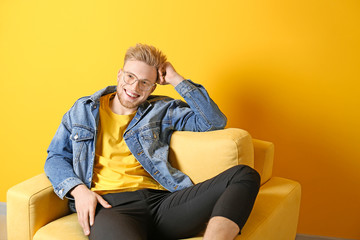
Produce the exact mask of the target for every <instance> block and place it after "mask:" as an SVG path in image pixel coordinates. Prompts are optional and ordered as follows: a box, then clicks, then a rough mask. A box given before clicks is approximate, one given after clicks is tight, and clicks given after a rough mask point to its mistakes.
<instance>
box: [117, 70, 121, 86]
mask: <svg viewBox="0 0 360 240" xmlns="http://www.w3.org/2000/svg"><path fill="white" fill-rule="evenodd" d="M121 73H122V68H120V70H119V72H118V74H117V82H118V83H119V81H120V78H121Z"/></svg>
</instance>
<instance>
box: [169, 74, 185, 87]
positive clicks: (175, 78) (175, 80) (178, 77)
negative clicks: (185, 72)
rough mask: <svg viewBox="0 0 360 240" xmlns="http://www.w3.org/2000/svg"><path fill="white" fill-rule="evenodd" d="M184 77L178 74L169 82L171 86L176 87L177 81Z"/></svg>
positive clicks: (182, 79) (179, 81)
mask: <svg viewBox="0 0 360 240" xmlns="http://www.w3.org/2000/svg"><path fill="white" fill-rule="evenodd" d="M184 80H185V78H183V77H182V76H180V75H178V76H176V77H174V78H173V79H172V80H171V82H170V84H171V85H172V86H173V87H176V86H177V85H179V83H181V82H182V81H184Z"/></svg>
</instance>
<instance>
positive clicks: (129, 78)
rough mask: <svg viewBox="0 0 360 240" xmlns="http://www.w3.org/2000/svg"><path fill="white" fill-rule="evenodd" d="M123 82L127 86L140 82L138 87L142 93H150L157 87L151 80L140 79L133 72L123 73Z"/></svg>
mask: <svg viewBox="0 0 360 240" xmlns="http://www.w3.org/2000/svg"><path fill="white" fill-rule="evenodd" d="M123 73H124V74H123V80H124V82H125V83H127V84H130V85H132V84H134V83H135V82H136V81H138V82H139V83H138V86H139V89H140V90H141V91H149V90H150V89H151V88H152V87H153V86H155V83H151V82H150V81H149V80H146V79H138V78H137V77H136V76H135V75H134V74H132V73H131V72H126V71H123Z"/></svg>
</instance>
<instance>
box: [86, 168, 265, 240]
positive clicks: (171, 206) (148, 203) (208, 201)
mask: <svg viewBox="0 0 360 240" xmlns="http://www.w3.org/2000/svg"><path fill="white" fill-rule="evenodd" d="M259 187H260V176H259V174H258V173H257V172H256V171H255V170H253V169H252V168H250V167H248V166H245V165H239V166H235V167H233V168H230V169H228V170H226V171H224V172H223V173H221V174H219V175H218V176H216V177H214V178H212V179H209V180H207V181H205V182H202V183H199V184H196V185H195V186H193V187H189V188H187V189H184V190H180V191H177V192H173V193H171V192H168V191H161V190H152V189H144V190H138V191H135V192H123V193H113V194H106V195H104V196H103V197H104V199H105V200H107V201H108V202H109V203H110V205H112V208H109V209H106V208H103V207H102V206H101V205H98V207H97V211H96V215H95V223H94V225H93V226H92V227H91V233H90V239H91V240H103V239H106V240H115V239H116V240H120V239H126V240H137V239H179V238H187V237H192V236H196V235H197V234H198V233H199V232H201V231H202V230H204V229H205V227H206V223H207V222H208V221H209V219H210V218H211V217H214V216H223V217H226V218H228V219H230V220H232V221H234V222H235V223H236V224H238V226H239V228H240V229H242V227H243V226H244V224H245V222H246V221H247V219H248V217H249V215H250V212H251V210H252V208H253V205H254V201H255V198H256V196H257V193H258V191H259Z"/></svg>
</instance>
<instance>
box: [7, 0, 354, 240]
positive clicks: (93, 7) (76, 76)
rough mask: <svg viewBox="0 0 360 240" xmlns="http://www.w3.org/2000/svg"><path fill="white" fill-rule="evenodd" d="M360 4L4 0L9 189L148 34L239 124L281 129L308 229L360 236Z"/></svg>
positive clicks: (266, 131) (37, 168) (259, 133)
mask: <svg viewBox="0 0 360 240" xmlns="http://www.w3.org/2000/svg"><path fill="white" fill-rule="evenodd" d="M359 12H360V2H359V1H357V0H353V1H347V0H338V1H335V0H334V1H332V0H318V1H314V0H303V1H290V0H289V1H275V0H268V1H265V0H251V1H248V0H240V1H235V0H233V1H193V0H181V1H169V0H164V1H160V0H158V1H148V0H142V1H136V0H133V1H115V0H114V1H93V0H86V1H83V0H81V1H80V0H76V1H74V0H71V1H68V0H66V1H48V0H33V1H30V0H23V1H20V0H1V1H0V80H1V81H0V103H1V117H0V134H1V137H0V152H1V166H0V186H1V191H0V201H3V202H4V201H6V190H7V189H8V188H9V187H11V186H12V185H14V184H16V183H19V182H21V181H23V180H25V179H27V178H29V177H31V176H34V175H36V174H39V173H41V172H42V171H43V165H44V161H45V158H46V149H47V147H48V145H49V143H50V140H51V139H52V137H53V135H54V133H55V131H56V129H57V127H58V125H59V123H60V120H61V117H62V115H63V114H64V113H65V111H66V110H68V109H69V108H70V107H71V105H72V104H73V102H74V101H75V100H76V99H77V98H79V97H81V96H84V95H89V94H92V93H93V92H95V91H97V90H98V89H100V88H103V87H105V86H107V85H111V84H115V83H116V74H117V71H118V69H119V68H120V67H121V66H122V63H123V62H122V59H123V55H124V52H125V50H126V49H127V48H128V47H129V46H132V45H134V44H135V43H137V42H142V43H148V44H153V45H155V46H157V47H159V48H160V49H162V50H163V51H164V52H165V53H166V54H167V55H168V58H169V60H171V62H172V63H173V64H174V66H175V68H176V69H177V70H178V72H180V73H181V74H183V75H184V76H185V77H188V78H191V79H192V80H194V81H195V82H199V83H202V84H203V85H204V86H205V87H206V88H207V90H208V91H209V92H210V94H211V96H212V97H213V99H214V100H215V101H216V102H217V103H218V104H219V106H220V108H221V109H222V110H223V111H224V112H225V114H226V115H227V116H228V118H229V123H228V127H238V128H243V129H246V130H248V131H249V132H250V133H251V134H252V136H253V137H254V138H258V139H263V140H268V141H272V142H274V143H275V149H276V159H275V165H274V174H275V175H278V176H283V177H287V178H291V179H295V180H297V181H299V182H300V183H301V184H302V188H303V197H302V205H301V213H300V223H299V228H298V232H299V233H305V234H313V235H323V236H332V237H342V238H352V239H360V227H359V216H360V185H359V182H360V171H359V170H360V140H359V136H360V125H359V119H360V110H359V109H360V83H359V80H360V79H359V69H360V61H359V58H360V57H359V56H360V47H359V43H360V30H359V29H360V28H359V26H360V17H359V16H360V14H359ZM156 93H157V94H170V95H171V96H174V97H177V96H178V95H177V94H176V93H175V92H174V91H173V90H172V89H171V87H168V86H167V87H158V90H157V92H156Z"/></svg>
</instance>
